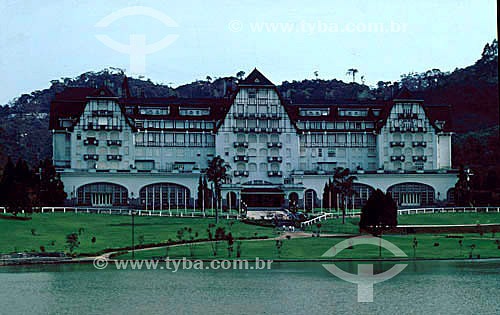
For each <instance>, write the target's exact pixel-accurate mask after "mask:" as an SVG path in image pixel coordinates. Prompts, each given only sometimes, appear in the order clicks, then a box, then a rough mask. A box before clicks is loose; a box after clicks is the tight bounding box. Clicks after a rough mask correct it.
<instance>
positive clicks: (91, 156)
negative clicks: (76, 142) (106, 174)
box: [83, 154, 99, 161]
mask: <svg viewBox="0 0 500 315" xmlns="http://www.w3.org/2000/svg"><path fill="white" fill-rule="evenodd" d="M83 159H84V160H85V161H88V160H93V161H98V160H99V155H97V154H85V155H84V156H83Z"/></svg>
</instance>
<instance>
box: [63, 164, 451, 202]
mask: <svg viewBox="0 0 500 315" xmlns="http://www.w3.org/2000/svg"><path fill="white" fill-rule="evenodd" d="M61 175H62V176H61V178H62V180H63V182H64V186H65V190H66V192H67V194H68V199H69V200H68V203H71V204H72V205H81V206H95V207H99V206H102V207H126V206H133V207H139V208H142V209H151V210H167V209H172V208H194V207H197V208H199V207H200V205H202V207H204V208H211V207H214V204H213V201H212V200H211V198H208V201H207V204H205V202H197V199H198V183H199V177H200V174H196V173H184V174H172V173H166V174H161V173H125V174H120V173H96V172H80V173H77V172H63V173H61ZM329 179H330V178H329V177H328V176H327V175H302V176H294V177H293V181H292V182H293V184H273V183H269V182H265V181H251V182H247V183H243V184H227V185H223V186H222V198H223V200H222V206H223V207H225V208H230V209H241V208H242V207H244V208H287V209H290V208H297V209H301V210H305V211H308V210H311V209H318V208H326V209H330V208H338V207H339V206H341V202H342V201H341V200H342V198H341V196H339V195H336V194H331V193H330V194H327V195H326V196H325V193H324V187H325V184H326V183H327V182H328V180H329ZM456 180H457V177H456V174H452V173H441V174H358V175H357V180H356V182H355V184H354V185H353V190H354V191H355V193H354V194H353V195H352V196H350V197H349V198H346V200H343V201H344V202H345V203H346V204H347V206H348V207H349V208H358V209H359V208H361V207H362V206H363V205H364V204H365V203H366V201H367V200H368V198H369V197H370V195H371V194H372V193H373V192H374V191H375V189H381V190H382V191H384V192H390V193H391V195H392V197H393V198H394V200H395V201H396V202H397V203H398V205H399V206H400V207H420V206H432V205H436V204H443V203H446V202H447V201H448V199H450V196H453V194H452V193H450V191H452V190H453V187H454V185H455V183H456Z"/></svg>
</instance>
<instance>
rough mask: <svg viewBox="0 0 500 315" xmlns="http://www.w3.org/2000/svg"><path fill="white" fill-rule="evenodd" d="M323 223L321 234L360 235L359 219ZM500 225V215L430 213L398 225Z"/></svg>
mask: <svg viewBox="0 0 500 315" xmlns="http://www.w3.org/2000/svg"><path fill="white" fill-rule="evenodd" d="M319 223H321V233H328V234H331V233H345V234H358V233H359V228H358V224H359V218H345V224H342V218H341V217H340V218H338V219H328V220H325V221H321V222H319ZM487 223H499V224H500V213H498V212H489V213H429V214H411V215H401V216H398V224H402V225H412V224H413V225H425V224H429V225H433V224H443V225H447V224H451V225H453V224H457V225H458V224H487ZM317 229H318V228H317V226H316V224H314V225H313V226H308V227H306V228H305V230H306V231H317Z"/></svg>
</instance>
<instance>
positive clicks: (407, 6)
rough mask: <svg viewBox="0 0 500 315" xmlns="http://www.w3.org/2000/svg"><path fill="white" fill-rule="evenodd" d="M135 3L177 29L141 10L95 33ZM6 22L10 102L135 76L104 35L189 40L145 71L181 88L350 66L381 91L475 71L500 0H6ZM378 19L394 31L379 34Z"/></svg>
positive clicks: (155, 57) (329, 73)
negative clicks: (420, 75)
mask: <svg viewBox="0 0 500 315" xmlns="http://www.w3.org/2000/svg"><path fill="white" fill-rule="evenodd" d="M135 6H142V7H146V8H149V9H152V10H156V11H158V12H160V13H162V14H163V15H165V16H167V17H169V18H170V19H171V22H173V23H174V24H176V25H178V26H177V27H170V26H168V25H165V24H164V23H162V21H160V20H158V19H156V18H154V17H151V16H144V15H135V16H132V15H130V16H126V17H122V18H119V19H117V20H116V21H114V22H113V23H111V24H109V25H108V26H107V27H96V24H97V23H98V22H99V21H100V20H101V19H103V18H104V17H106V16H108V15H109V14H111V13H113V12H116V11H118V10H120V9H124V8H127V7H135ZM0 21H1V23H2V27H1V29H0V34H1V36H0V45H1V49H2V58H1V60H0V73H1V75H2V77H3V78H4V79H3V80H2V84H1V85H0V104H5V103H7V102H8V101H9V100H11V99H12V98H14V97H17V96H20V95H21V94H23V93H30V92H32V91H33V90H37V89H44V88H47V87H49V86H50V80H53V79H59V78H61V77H74V76H77V75H79V74H81V73H84V72H87V71H99V70H102V69H104V68H106V67H118V68H123V69H126V70H127V74H131V73H130V72H131V69H130V65H131V63H130V56H129V55H128V54H126V53H120V52H118V51H116V50H114V49H112V48H110V47H108V46H106V45H105V44H103V43H102V42H101V41H99V40H98V39H97V38H96V35H98V34H105V35H107V36H109V38H111V39H113V40H114V41H116V42H118V43H122V44H124V45H128V44H129V40H130V39H129V36H130V35H131V34H139V35H141V34H142V35H145V36H146V45H149V44H154V43H155V42H158V41H159V40H161V39H162V38H164V37H165V36H167V35H178V38H177V39H176V40H174V41H173V42H172V43H171V44H169V45H167V46H166V47H164V48H163V49H161V50H159V51H156V52H154V53H151V54H148V55H146V56H145V72H144V73H143V75H144V76H145V77H146V78H151V80H153V82H162V83H165V84H171V85H172V86H173V87H176V86H178V85H180V84H185V83H189V82H192V81H194V80H196V79H205V77H206V76H207V75H210V76H211V77H219V76H230V75H235V74H236V72H238V71H240V70H243V71H245V72H246V73H247V74H248V73H249V72H250V71H251V70H252V69H253V68H254V67H257V68H258V69H260V70H261V71H262V72H263V73H264V74H265V75H266V76H267V77H268V78H269V79H270V80H272V81H273V82H274V83H275V84H280V83H281V82H282V81H285V80H287V81H292V80H302V79H306V78H309V79H310V78H314V74H313V73H314V71H316V70H317V71H318V72H319V77H320V78H322V79H333V78H336V79H340V80H344V81H349V80H352V79H351V78H349V77H347V76H346V70H347V69H349V68H356V69H358V70H359V75H358V78H359V77H360V76H361V75H364V77H365V79H366V84H368V85H375V84H376V83H377V82H378V81H379V80H384V81H394V80H398V79H399V78H400V75H401V74H403V73H408V72H413V71H415V72H422V71H426V70H428V69H432V68H439V69H441V70H442V71H452V70H454V69H455V68H456V67H464V66H468V65H471V64H473V63H474V62H475V61H476V60H477V59H478V58H479V57H480V55H481V52H482V49H483V47H484V45H485V44H486V43H487V42H491V41H492V40H493V39H494V38H496V37H497V32H496V23H497V21H496V1H494V0H481V1H461V0H448V1H418V2H413V1H411V2H410V1H400V0H397V1H396V0H395V1H234V0H232V1H128V2H127V1H76V0H71V1H43V2H41V1H34V0H33V1H15V0H2V1H1V3H0ZM263 23H264V24H263ZM265 23H267V24H265ZM373 23H376V24H377V25H382V26H383V27H384V30H383V31H381V30H373V29H372V30H371V31H370V30H368V27H369V25H370V24H373ZM259 27H260V28H261V29H260V30H259ZM137 74H138V73H137ZM137 74H136V75H137ZM358 78H357V81H358V82H359V79H358Z"/></svg>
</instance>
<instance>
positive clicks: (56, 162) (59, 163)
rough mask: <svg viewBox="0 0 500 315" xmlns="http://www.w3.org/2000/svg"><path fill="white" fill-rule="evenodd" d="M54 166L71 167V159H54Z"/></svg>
mask: <svg viewBox="0 0 500 315" xmlns="http://www.w3.org/2000/svg"><path fill="white" fill-rule="evenodd" d="M54 167H61V168H70V167H71V161H69V160H54Z"/></svg>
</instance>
